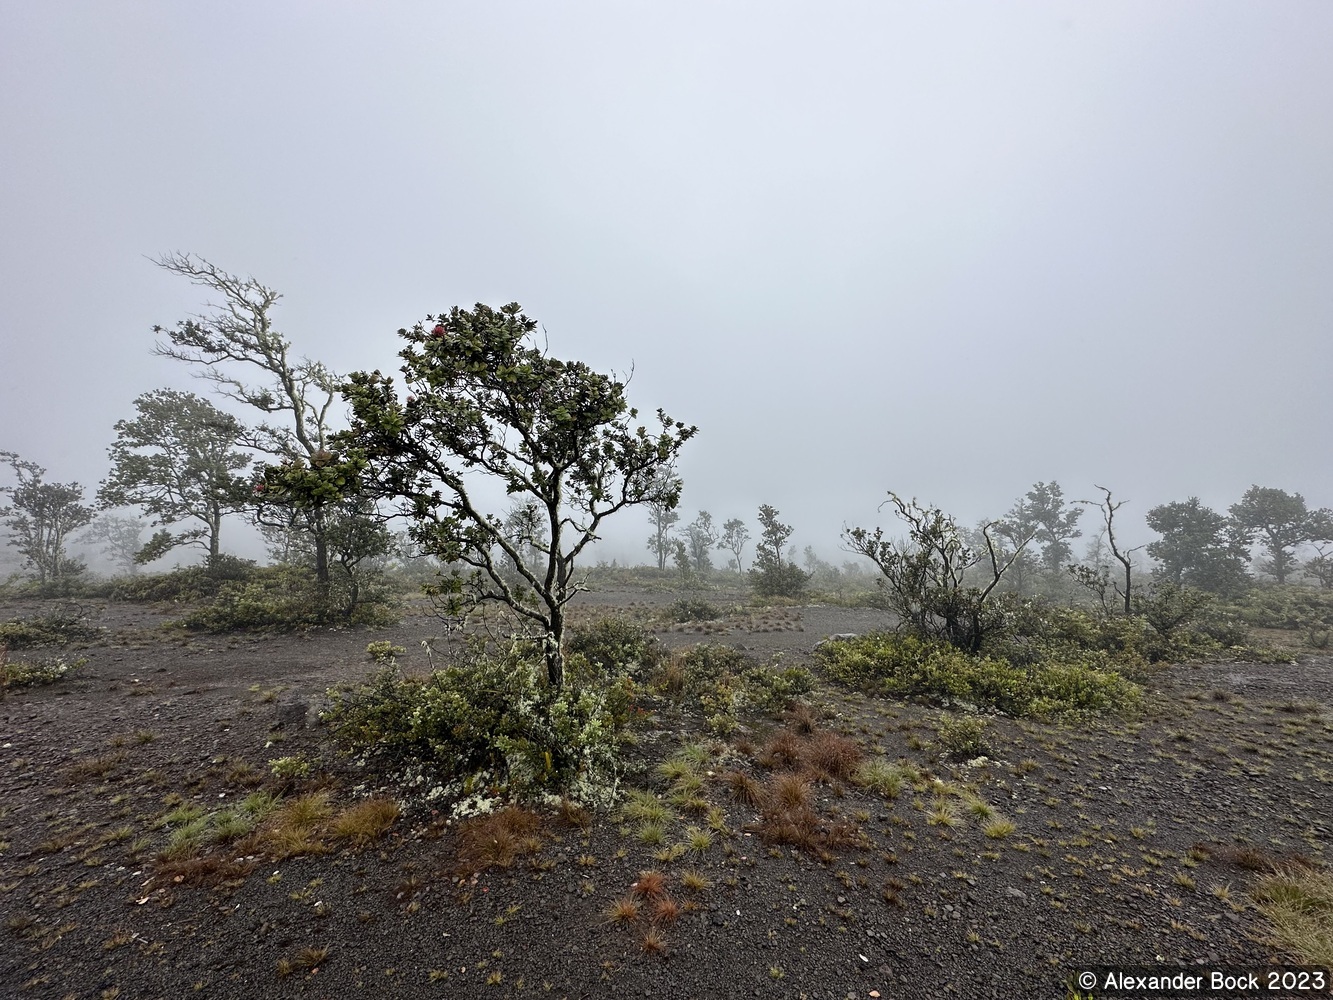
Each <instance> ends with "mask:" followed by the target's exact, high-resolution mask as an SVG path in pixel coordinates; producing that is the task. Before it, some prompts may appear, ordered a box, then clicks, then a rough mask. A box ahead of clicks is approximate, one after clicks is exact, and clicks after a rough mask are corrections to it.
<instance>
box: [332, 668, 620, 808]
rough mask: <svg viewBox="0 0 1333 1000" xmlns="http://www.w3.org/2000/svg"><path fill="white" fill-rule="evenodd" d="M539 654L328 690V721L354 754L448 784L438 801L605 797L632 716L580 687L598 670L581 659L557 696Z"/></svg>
mask: <svg viewBox="0 0 1333 1000" xmlns="http://www.w3.org/2000/svg"><path fill="white" fill-rule="evenodd" d="M535 652H536V651H535V649H534V648H533V647H532V645H531V644H528V643H515V644H514V645H513V646H512V647H511V649H510V650H509V651H508V652H506V653H503V654H499V655H497V654H480V653H475V652H474V654H473V655H470V656H469V657H467V658H465V659H464V660H462V661H461V662H459V663H456V664H453V665H451V666H448V667H446V668H444V669H442V670H437V671H435V672H434V673H431V674H429V675H428V676H425V677H402V676H399V675H398V673H397V672H396V671H395V670H393V669H389V670H384V671H381V672H380V673H378V674H377V675H376V676H375V677H374V678H372V679H371V680H370V681H369V682H368V683H366V684H364V685H361V686H360V687H357V688H354V689H352V690H345V691H337V690H335V691H332V692H330V695H331V697H332V698H333V705H332V707H331V708H330V709H329V710H328V711H327V712H326V713H324V716H323V718H324V720H325V721H326V722H327V723H328V724H329V727H330V730H331V732H332V733H333V736H334V738H335V739H336V740H337V742H338V743H339V744H340V745H341V746H342V748H343V749H344V750H345V751H347V752H349V753H352V754H358V755H364V756H366V757H368V758H372V759H376V760H378V761H379V762H381V763H382V764H385V765H387V766H389V767H391V768H398V767H401V766H402V765H404V764H421V765H424V766H425V767H427V768H429V769H430V771H431V772H432V773H433V776H434V777H435V778H437V779H439V781H440V784H439V785H437V786H436V789H434V790H433V793H432V794H433V795H434V796H436V797H448V796H451V795H452V796H454V797H460V796H462V795H465V794H471V793H472V792H473V791H474V790H475V789H476V788H478V787H482V786H491V785H493V786H494V787H495V788H496V790H497V791H499V792H504V793H507V794H509V795H514V796H523V795H529V794H534V793H539V792H550V793H562V794H566V795H568V796H570V797H571V798H574V799H577V800H579V801H584V802H589V801H594V802H595V801H597V800H599V799H606V798H608V797H609V793H610V790H612V789H614V785H615V781H616V775H617V768H618V748H619V742H620V740H619V734H620V731H621V729H622V727H623V725H624V721H623V720H624V719H626V718H628V713H626V712H621V713H619V714H618V713H617V711H616V709H615V707H614V706H613V702H614V700H615V699H614V696H613V695H611V694H608V691H607V689H606V688H604V687H599V686H597V685H585V684H582V683H580V681H579V679H580V678H581V677H583V676H586V674H587V673H588V672H590V671H591V670H592V669H593V668H591V666H590V665H589V661H588V660H587V659H586V657H584V656H583V655H582V654H571V655H570V656H569V657H568V660H567V664H566V668H567V674H566V683H565V685H564V687H562V688H561V689H560V690H559V691H554V690H552V689H551V688H550V687H549V685H548V684H547V682H546V668H545V665H544V663H543V662H542V660H541V658H540V656H538V655H535Z"/></svg>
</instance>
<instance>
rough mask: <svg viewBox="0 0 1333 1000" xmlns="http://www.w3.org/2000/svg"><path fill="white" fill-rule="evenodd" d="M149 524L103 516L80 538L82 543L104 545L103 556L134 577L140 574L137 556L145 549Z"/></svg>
mask: <svg viewBox="0 0 1333 1000" xmlns="http://www.w3.org/2000/svg"><path fill="white" fill-rule="evenodd" d="M146 527H148V522H147V521H145V520H143V518H139V517H117V516H116V515H114V514H103V515H101V516H100V517H98V518H97V520H96V521H94V522H93V523H92V525H91V526H90V527H89V528H88V530H87V531H86V532H84V533H83V534H82V535H81V536H79V540H80V541H84V542H92V543H94V544H96V543H98V542H101V543H102V555H104V556H106V557H107V559H109V560H110V561H111V564H112V565H113V566H115V567H117V568H119V569H121V570H123V571H124V572H126V573H128V574H130V575H131V576H133V575H134V574H135V573H137V572H139V563H138V562H137V561H136V560H135V558H134V557H135V556H137V555H138V554H139V550H140V549H141V548H143V530H144V528H146Z"/></svg>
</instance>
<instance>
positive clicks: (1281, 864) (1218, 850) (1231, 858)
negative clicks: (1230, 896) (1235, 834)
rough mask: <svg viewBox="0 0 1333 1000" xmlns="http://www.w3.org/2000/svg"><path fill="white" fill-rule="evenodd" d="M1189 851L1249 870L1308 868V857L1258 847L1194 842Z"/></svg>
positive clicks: (1267, 870) (1274, 870) (1270, 871)
mask: <svg viewBox="0 0 1333 1000" xmlns="http://www.w3.org/2000/svg"><path fill="white" fill-rule="evenodd" d="M1190 853H1191V854H1194V855H1197V856H1200V857H1205V858H1212V859H1213V860H1214V861H1220V862H1221V863H1222V864H1225V865H1235V866H1236V867H1237V868H1243V869H1244V870H1245V871H1249V872H1269V873H1272V872H1278V871H1282V870H1284V869H1293V868H1310V867H1311V865H1310V861H1309V859H1308V858H1306V857H1304V856H1302V855H1299V854H1293V855H1291V856H1289V857H1282V856H1281V855H1278V854H1274V853H1272V852H1271V851H1265V850H1263V849H1262V848H1259V847H1233V846H1231V845H1230V844H1203V843H1199V844H1195V845H1194V846H1193V847H1192V848H1190Z"/></svg>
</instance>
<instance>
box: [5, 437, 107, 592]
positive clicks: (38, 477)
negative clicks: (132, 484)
mask: <svg viewBox="0 0 1333 1000" xmlns="http://www.w3.org/2000/svg"><path fill="white" fill-rule="evenodd" d="M0 462H3V463H5V464H7V465H8V466H9V467H10V469H11V470H12V471H13V474H14V482H13V483H11V484H10V485H7V486H0V496H4V497H6V498H7V499H8V501H9V502H8V504H7V505H6V506H4V507H0V524H3V525H4V526H5V528H7V529H8V533H9V544H10V545H12V546H13V547H14V548H15V549H17V550H18V553H19V555H21V556H22V557H23V565H24V567H25V568H28V569H31V570H33V571H34V572H35V573H36V574H37V582H38V583H39V584H40V585H41V586H42V587H44V588H45V587H48V586H59V585H60V584H62V583H65V582H68V581H69V579H70V578H71V577H74V576H77V575H78V574H80V573H82V572H83V571H84V570H85V569H86V568H87V567H86V566H85V565H84V564H83V563H82V562H80V561H79V560H77V559H71V558H70V557H69V555H68V554H67V553H66V552H65V546H66V544H67V543H68V542H69V540H70V536H71V535H72V534H73V533H74V532H75V531H78V530H79V529H80V528H82V527H84V526H85V525H87V524H89V523H90V522H91V521H92V519H93V516H94V515H95V513H96V511H95V510H94V509H93V508H92V507H90V506H88V505H87V504H85V503H84V502H83V487H82V486H80V485H79V484H78V483H48V482H47V481H46V480H45V479H44V478H43V477H44V476H45V475H46V470H45V469H43V468H42V467H41V466H40V465H38V464H37V463H36V462H29V461H27V460H26V459H22V458H20V457H19V456H18V455H16V454H14V452H12V451H0Z"/></svg>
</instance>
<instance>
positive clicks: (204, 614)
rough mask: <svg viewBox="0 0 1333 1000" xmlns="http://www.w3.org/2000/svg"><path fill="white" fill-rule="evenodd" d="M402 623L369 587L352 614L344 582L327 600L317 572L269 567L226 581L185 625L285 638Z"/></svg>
mask: <svg viewBox="0 0 1333 1000" xmlns="http://www.w3.org/2000/svg"><path fill="white" fill-rule="evenodd" d="M396 621H397V614H396V610H395V608H394V607H393V606H392V605H390V604H389V603H388V599H387V595H385V594H373V595H371V594H368V593H366V591H365V588H364V586H363V588H362V593H361V594H360V596H359V599H358V601H357V603H355V604H354V605H351V607H350V609H349V605H348V600H347V595H346V594H344V593H343V587H342V585H341V581H340V580H338V579H337V578H335V581H334V583H333V585H332V587H331V590H330V592H329V594H328V595H327V597H322V596H321V594H320V590H319V585H318V583H317V582H316V580H315V575H314V573H313V572H312V571H310V570H307V569H304V568H301V567H297V566H290V565H283V566H266V567H264V568H262V569H258V570H255V571H254V572H253V573H251V574H250V575H249V576H247V577H246V578H245V579H242V580H231V581H226V582H224V583H223V584H222V586H221V587H220V588H219V589H218V591H217V593H216V594H215V595H214V596H213V598H212V599H211V600H210V601H209V602H208V603H207V604H205V605H203V606H202V607H199V608H196V609H195V610H194V611H192V612H190V613H189V614H187V615H186V616H185V617H184V618H183V619H182V620H181V624H182V625H184V626H185V627H186V628H188V629H196V630H199V631H203V632H233V631H255V632H281V631H288V630H291V629H299V628H307V627H310V626H312V625H325V624H329V623H333V622H336V623H338V624H346V625H368V626H375V627H384V626H386V625H392V624H394V623H395V622H396Z"/></svg>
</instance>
